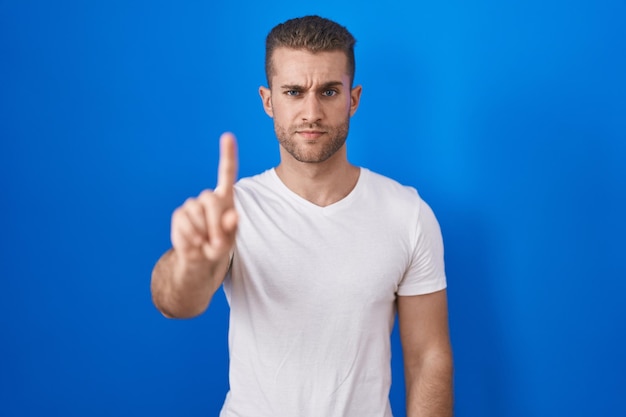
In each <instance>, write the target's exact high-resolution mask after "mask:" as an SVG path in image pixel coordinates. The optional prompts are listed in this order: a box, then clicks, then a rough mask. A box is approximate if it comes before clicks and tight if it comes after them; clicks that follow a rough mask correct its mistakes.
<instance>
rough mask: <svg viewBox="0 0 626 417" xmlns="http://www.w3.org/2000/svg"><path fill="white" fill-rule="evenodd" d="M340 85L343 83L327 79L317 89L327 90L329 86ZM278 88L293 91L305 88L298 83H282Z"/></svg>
mask: <svg viewBox="0 0 626 417" xmlns="http://www.w3.org/2000/svg"><path fill="white" fill-rule="evenodd" d="M341 86H343V83H342V82H341V81H329V82H327V83H324V84H322V86H321V87H320V88H319V90H327V89H329V88H333V87H341ZM280 88H281V89H283V90H295V91H304V90H306V88H305V87H303V86H301V85H298V84H284V85H281V86H280Z"/></svg>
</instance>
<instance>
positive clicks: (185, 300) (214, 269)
mask: <svg viewBox="0 0 626 417" xmlns="http://www.w3.org/2000/svg"><path fill="white" fill-rule="evenodd" d="M228 263H229V257H224V259H220V260H219V261H216V262H209V261H202V262H200V261H199V262H182V261H180V260H178V259H177V256H176V252H175V250H174V249H170V250H169V251H167V252H166V253H165V254H163V256H161V258H160V259H159V260H158V262H157V263H156V265H155V266H154V269H153V271H152V281H151V285H150V287H151V291H152V301H153V302H154V305H155V306H156V307H157V308H158V309H159V311H161V312H162V313H163V314H164V315H165V316H166V317H170V318H190V317H195V316H197V315H199V314H202V313H203V312H204V311H205V310H206V308H207V307H208V305H209V303H210V302H211V298H212V297H213V294H214V293H215V292H216V291H217V289H218V288H219V287H220V285H221V284H222V281H223V279H224V276H225V275H226V272H227V270H228Z"/></svg>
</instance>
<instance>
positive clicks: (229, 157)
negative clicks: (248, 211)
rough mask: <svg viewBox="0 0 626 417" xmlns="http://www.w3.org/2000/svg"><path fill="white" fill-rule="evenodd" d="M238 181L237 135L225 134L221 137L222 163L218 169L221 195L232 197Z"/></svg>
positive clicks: (218, 186)
mask: <svg viewBox="0 0 626 417" xmlns="http://www.w3.org/2000/svg"><path fill="white" fill-rule="evenodd" d="M236 180H237V142H236V140H235V135H233V134H232V133H224V134H222V136H221V137H220V161H219V165H218V167H217V187H216V188H215V191H216V192H218V193H219V194H221V195H224V196H228V195H232V192H233V186H234V185H235V181H236Z"/></svg>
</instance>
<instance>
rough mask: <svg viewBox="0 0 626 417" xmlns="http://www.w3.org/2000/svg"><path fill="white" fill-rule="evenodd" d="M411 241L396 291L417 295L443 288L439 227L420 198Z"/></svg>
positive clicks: (442, 259)
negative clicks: (410, 251)
mask: <svg viewBox="0 0 626 417" xmlns="http://www.w3.org/2000/svg"><path fill="white" fill-rule="evenodd" d="M413 242H414V246H413V252H412V256H411V260H410V264H409V266H408V268H407V270H406V272H405V274H404V277H403V278H402V280H401V282H400V285H399V286H398V291H397V294H398V295H399V296H403V295H420V294H428V293H432V292H436V291H439V290H443V289H444V288H446V285H447V283H446V274H445V266H444V257H443V238H442V236H441V229H440V227H439V222H438V221H437V218H436V217H435V214H434V213H433V211H432V209H431V208H430V206H429V205H428V204H426V202H425V201H423V200H421V199H420V206H419V213H418V216H417V225H416V227H415V235H414V237H413Z"/></svg>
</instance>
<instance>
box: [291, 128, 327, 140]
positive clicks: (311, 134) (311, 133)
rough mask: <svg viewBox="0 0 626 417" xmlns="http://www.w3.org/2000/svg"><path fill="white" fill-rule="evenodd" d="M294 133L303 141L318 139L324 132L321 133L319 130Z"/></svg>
mask: <svg viewBox="0 0 626 417" xmlns="http://www.w3.org/2000/svg"><path fill="white" fill-rule="evenodd" d="M296 133H297V134H298V135H300V136H302V137H303V138H305V139H308V140H314V139H318V138H319V137H320V136H322V135H323V134H324V133H326V132H323V131H321V130H297V131H296Z"/></svg>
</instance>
